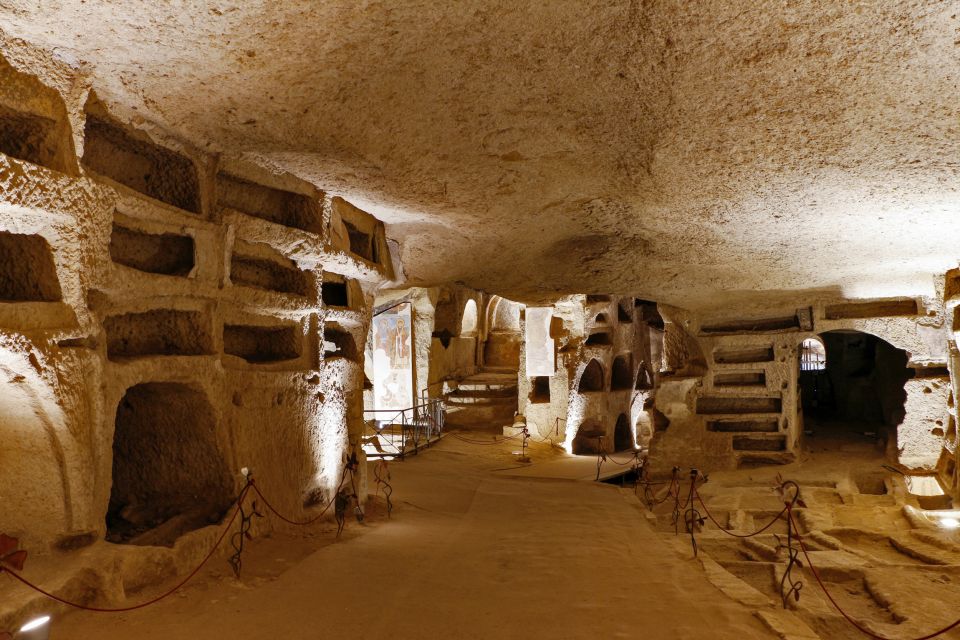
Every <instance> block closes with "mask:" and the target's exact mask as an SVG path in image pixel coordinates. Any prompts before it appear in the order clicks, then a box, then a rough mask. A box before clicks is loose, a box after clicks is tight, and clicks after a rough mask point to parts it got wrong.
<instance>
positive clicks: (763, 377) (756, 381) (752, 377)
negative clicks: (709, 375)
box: [713, 371, 767, 387]
mask: <svg viewBox="0 0 960 640" xmlns="http://www.w3.org/2000/svg"><path fill="white" fill-rule="evenodd" d="M766 384H767V373H766V372H765V371H733V372H731V373H717V374H715V375H714V376H713V386H715V387H763V386H766Z"/></svg>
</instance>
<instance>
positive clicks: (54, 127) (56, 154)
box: [0, 104, 67, 173]
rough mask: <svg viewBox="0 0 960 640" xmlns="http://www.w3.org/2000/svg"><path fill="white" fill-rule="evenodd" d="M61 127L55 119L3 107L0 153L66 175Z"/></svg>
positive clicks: (0, 119)
mask: <svg viewBox="0 0 960 640" xmlns="http://www.w3.org/2000/svg"><path fill="white" fill-rule="evenodd" d="M60 129H61V127H60V126H59V124H58V123H57V121H55V120H53V119H52V118H46V117H44V116H39V115H35V114H31V113H25V112H22V111H17V110H16V109H11V108H10V107H8V106H6V105H3V104H0V153H4V154H6V155H8V156H10V157H11V158H16V159H18V160H24V161H26V162H31V163H33V164H36V165H40V166H42V167H47V168H48V169H53V170H54V171H60V172H62V173H64V172H66V170H67V167H66V166H65V165H66V163H65V162H64V161H63V160H62V154H61V149H60V147H61V144H63V143H62V141H61V140H60V134H59V131H60Z"/></svg>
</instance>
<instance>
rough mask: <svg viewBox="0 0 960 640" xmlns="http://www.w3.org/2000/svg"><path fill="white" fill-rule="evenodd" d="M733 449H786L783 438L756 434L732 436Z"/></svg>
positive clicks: (785, 442)
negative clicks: (764, 436)
mask: <svg viewBox="0 0 960 640" xmlns="http://www.w3.org/2000/svg"><path fill="white" fill-rule="evenodd" d="M733 450H734V451H786V450H787V441H786V439H785V438H782V437H778V438H763V437H757V436H734V437H733Z"/></svg>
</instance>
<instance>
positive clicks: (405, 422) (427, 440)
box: [364, 398, 446, 460]
mask: <svg viewBox="0 0 960 640" xmlns="http://www.w3.org/2000/svg"><path fill="white" fill-rule="evenodd" d="M382 414H389V416H390V417H389V418H387V419H381V418H380V417H379V416H380V415H382ZM445 418H446V411H445V408H444V405H443V401H442V400H440V399H439V398H438V399H434V400H430V401H428V402H425V403H423V404H418V405H414V406H412V407H408V408H406V409H400V410H396V409H364V423H365V424H366V423H369V422H373V423H375V424H374V425H373V426H372V427H371V428H372V430H373V433H372V434H370V441H369V444H370V445H371V446H372V447H373V448H374V450H372V451H371V450H369V449H367V448H366V447H365V450H366V452H367V455H368V457H381V458H383V457H386V456H395V457H399V458H400V459H401V460H402V459H403V458H404V456H405V455H406V453H407V450H408V449H410V448H412V450H413V453H419V451H420V448H421V447H426V446H429V445H430V444H432V443H433V442H436V441H437V440H439V439H440V437H441V436H442V435H443V427H444V423H445V422H446V420H445ZM376 423H379V426H377V424H376ZM398 430H399V433H398V432H397V431H398ZM384 444H386V445H388V446H389V447H390V448H391V449H392V450H391V451H390V452H387V451H384V450H383V447H382V445H384Z"/></svg>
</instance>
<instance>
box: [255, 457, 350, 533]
mask: <svg viewBox="0 0 960 640" xmlns="http://www.w3.org/2000/svg"><path fill="white" fill-rule="evenodd" d="M346 477H347V468H346V467H344V472H343V475H341V476H340V484H339V485H338V486H337V490H336V491H334V492H333V493H334V496H336V494H337V493H339V492H340V489H341V488H343V481H344V479H345V478H346ZM250 486H252V487H253V490H254V491H256V492H257V495H258V496H260V499H261V500H263V504H264V505H266V507H267V509H269V510H270V512H271V513H272V514H273V515H275V516H277V517H278V518H280V519H281V520H283V521H284V522H286V523H287V524H292V525H294V526H298V527H302V526H305V525H308V524H313V523H314V522H316V521H317V520H319V519H320V518H322V517H323V516H324V514H326V513H327V511H329V510H330V507H331V506H332V505H333V503H334V502H336V500H335V499H331V500H330V502H328V503H327V506H325V507H324V508H323V510H322V511H321V512H320V513H318V514H317V515H315V516H313V517H312V518H309V519H307V520H293V519H291V518H288V517H286V516H285V515H283V514H282V513H280V512H279V511H277V510H276V509H275V508H274V506H273V505H272V504H270V501H269V500H267V497H266V496H265V495H263V492H262V491H260V487H258V486H257V485H256V484H254V483H253V482H251V483H250Z"/></svg>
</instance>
